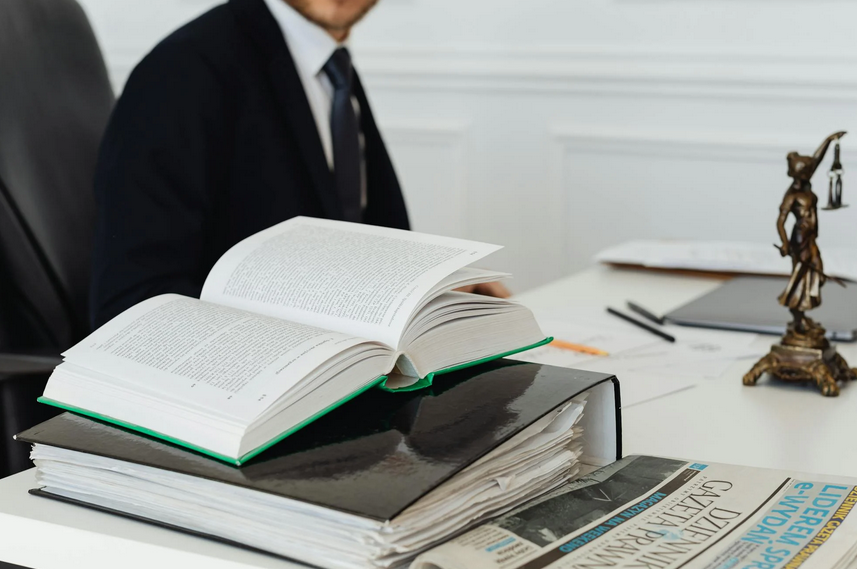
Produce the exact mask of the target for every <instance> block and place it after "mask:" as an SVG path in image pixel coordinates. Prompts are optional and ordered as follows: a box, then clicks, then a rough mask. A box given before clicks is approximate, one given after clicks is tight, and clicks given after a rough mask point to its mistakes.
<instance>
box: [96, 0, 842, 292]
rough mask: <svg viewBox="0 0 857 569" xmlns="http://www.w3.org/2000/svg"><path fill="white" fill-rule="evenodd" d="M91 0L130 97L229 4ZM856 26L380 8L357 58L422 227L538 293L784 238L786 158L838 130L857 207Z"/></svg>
mask: <svg viewBox="0 0 857 569" xmlns="http://www.w3.org/2000/svg"><path fill="white" fill-rule="evenodd" d="M82 4H84V6H85V8H86V9H87V11H88V13H89V15H90V17H91V19H92V20H93V23H94V26H95V27H96V33H98V35H99V38H100V40H101V42H102V47H103V49H104V50H105V52H106V55H107V59H108V63H109V66H110V69H111V73H112V76H113V78H114V81H115V83H116V84H117V86H121V84H122V82H123V81H124V78H125V76H126V75H127V73H128V72H129V70H130V68H131V67H132V66H133V64H134V62H135V61H137V60H138V59H139V57H141V55H142V54H143V53H145V51H146V50H147V49H148V48H149V47H151V45H153V44H154V42H155V41H157V39H158V38H159V37H162V36H163V35H164V34H166V33H167V32H168V31H169V30H170V29H172V28H173V27H175V26H177V25H178V24H179V23H181V22H183V21H185V20H187V19H189V18H191V17H192V16H193V15H195V14H197V13H199V12H201V11H203V10H205V9H206V8H207V7H208V6H210V5H212V4H213V2H211V1H210V0H147V1H146V2H141V1H140V0H135V1H131V0H82ZM855 21H857V2H853V1H848V0H841V1H836V0H381V1H380V3H379V5H378V7H377V8H375V10H374V11H373V12H372V13H371V14H370V16H369V17H368V18H367V20H366V21H365V22H363V23H361V25H360V26H359V27H358V29H357V30H356V32H355V34H354V37H353V51H354V53H355V61H356V65H357V67H358V69H359V70H360V72H361V75H362V77H363V79H364V82H365V83H366V84H367V86H368V90H369V94H370V97H371V100H372V104H373V110H374V112H375V114H376V116H377V117H378V118H379V122H380V123H381V127H382V130H383V132H384V133H385V136H386V139H387V142H388V145H389V146H390V149H391V152H392V154H393V158H394V161H395V163H396V166H397V169H398V171H399V175H400V178H401V179H402V182H403V185H404V187H405V193H406V198H407V199H408V203H409V206H410V210H411V214H412V218H413V221H414V225H415V228H416V229H419V230H424V231H433V232H441V233H447V234H451V235H457V236H463V237H469V238H474V239H482V240H486V241H491V242H497V243H501V244H505V245H506V246H507V247H506V249H505V250H504V252H502V253H499V254H497V255H496V256H495V257H494V258H493V260H492V264H493V266H495V267H498V268H504V269H508V270H511V271H512V272H514V273H515V275H516V279H515V281H514V283H513V288H514V289H515V290H518V291H520V290H523V289H526V288H529V287H532V286H535V285H538V284H541V283H543V282H546V281H548V280H550V279H553V278H556V277H559V276H561V275H563V274H566V273H568V272H570V271H573V270H577V269H579V268H581V267H584V266H586V265H587V264H588V263H589V259H590V258H591V256H592V254H593V253H594V252H596V251H597V250H599V249H601V248H603V247H605V246H607V245H610V244H614V243H617V242H620V241H623V240H626V239H630V238H643V237H668V238H669V237H671V238H700V239H713V238H734V239H743V240H752V241H758V242H774V240H775V239H776V232H775V230H774V221H775V217H776V212H777V207H778V205H779V200H780V199H781V197H782V194H783V192H784V191H785V189H786V187H787V186H788V183H789V180H788V178H787V177H786V175H785V170H786V164H785V154H786V152H788V151H789V150H799V151H801V152H802V153H811V152H813V151H814V150H815V148H816V146H817V145H818V144H819V143H820V142H821V140H822V139H823V138H824V137H825V136H827V135H828V134H830V133H831V132H833V131H836V130H840V129H843V130H852V131H854V132H853V134H852V135H851V137H846V138H845V139H844V141H843V158H844V160H843V162H844V164H845V168H846V178H845V201H846V202H849V201H850V202H853V203H854V204H855V205H857V191H855V190H854V189H853V186H852V183H853V182H852V180H857V178H854V177H851V176H849V175H848V174H849V172H848V171H849V170H850V171H851V172H855V173H857V34H855V33H854V24H853V23H854V22H855ZM829 160H830V158H828V162H829ZM824 168H825V171H821V170H820V171H819V173H818V174H817V177H816V179H815V182H816V190H817V192H818V193H819V195H820V196H822V200H823V199H824V196H825V195H826V178H825V172H826V166H825V167H824ZM820 243H821V244H822V247H823V246H824V245H825V244H832V245H854V246H857V207H852V208H850V209H845V210H840V211H837V212H822V213H821V238H820ZM771 250H772V253H773V254H776V252H775V251H773V248H772V249H771Z"/></svg>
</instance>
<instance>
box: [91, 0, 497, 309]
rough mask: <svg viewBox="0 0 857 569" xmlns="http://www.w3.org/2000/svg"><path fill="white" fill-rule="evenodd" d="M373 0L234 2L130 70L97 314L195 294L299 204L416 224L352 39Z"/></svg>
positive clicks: (110, 162)
mask: <svg viewBox="0 0 857 569" xmlns="http://www.w3.org/2000/svg"><path fill="white" fill-rule="evenodd" d="M376 1H377V0H347V1H343V0H229V1H228V2H227V3H226V4H223V5H220V6H217V7H215V8H214V9H212V10H211V11H209V12H207V13H205V14H203V15H202V16H200V17H199V18H197V19H196V20H194V21H192V22H190V23H189V24H187V25H185V26H184V27H182V28H180V29H179V30H177V31H176V32H174V33H173V34H171V35H170V36H169V37H167V38H166V39H165V40H163V41H162V42H161V43H160V44H158V45H157V46H156V47H155V48H154V49H153V50H152V51H151V53H149V54H148V55H147V56H146V57H145V58H144V59H143V61H142V62H141V63H140V64H139V65H138V66H137V67H136V69H134V71H133V73H132V74H131V76H130V78H129V79H128V82H127V84H126V86H125V89H124V92H123V94H122V96H121V98H120V99H119V101H118V103H117V105H116V108H115V110H114V112H113V115H112V117H111V120H110V123H109V125H108V128H107V131H106V133H105V137H104V140H103V142H102V147H101V152H100V156H99V161H98V167H97V171H96V180H95V194H96V200H97V203H98V209H99V218H98V224H97V228H96V243H95V255H94V267H93V282H92V290H91V296H90V300H91V302H90V306H91V319H92V324H93V326H99V325H101V324H103V323H104V322H106V321H107V320H109V319H110V318H112V317H113V316H115V315H116V314H118V313H119V312H121V311H123V310H124V309H126V308H128V307H129V306H132V305H133V304H136V303H137V302H140V301H142V300H144V299H146V298H148V297H151V296H154V295H157V294H161V293H166V292H175V293H180V294H185V295H189V296H198V295H199V293H200V291H201V289H202V284H203V281H204V280H205V276H206V275H207V273H208V271H209V270H210V268H211V267H212V266H213V264H214V262H215V261H216V260H217V258H218V257H220V255H222V254H223V253H224V252H225V251H226V250H227V249H228V248H229V247H231V246H232V245H234V244H235V243H237V242H238V241H240V240H241V239H243V238H245V237H247V236H249V235H252V234H253V233H256V232H258V231H260V230H262V229H265V228H266V227H270V226H271V225H274V224H276V223H279V222H281V221H283V220H286V219H289V218H291V217H294V216H298V215H306V216H313V217H325V218H330V219H344V220H348V221H357V222H362V223H369V224H374V225H382V226H388V227H395V228H401V229H407V228H408V215H407V212H406V210H405V204H404V200H403V198H402V192H401V189H400V187H399V182H398V180H397V178H396V173H395V171H394V170H393V165H392V163H391V162H390V158H389V156H388V154H387V151H386V149H385V147H384V142H383V141H382V139H381V135H380V134H379V132H378V129H377V127H376V125H375V121H374V119H373V117H372V112H371V109H370V107H369V103H368V101H367V99H366V94H365V92H364V91H363V87H362V85H361V83H360V79H359V77H358V76H357V74H356V73H355V72H354V69H353V67H352V65H351V60H350V54H349V52H348V50H347V48H346V47H345V46H344V45H343V43H342V42H344V41H345V40H346V39H347V37H348V34H349V31H350V29H351V26H353V25H354V24H355V23H356V22H357V21H358V20H359V19H360V18H361V17H362V16H363V15H364V14H365V13H366V12H367V11H368V10H369V9H370V8H371V7H372V6H373V5H374V4H375V2H376ZM479 292H486V293H494V294H503V290H500V289H494V288H493V285H488V286H487V287H483V289H482V290H480V291H479Z"/></svg>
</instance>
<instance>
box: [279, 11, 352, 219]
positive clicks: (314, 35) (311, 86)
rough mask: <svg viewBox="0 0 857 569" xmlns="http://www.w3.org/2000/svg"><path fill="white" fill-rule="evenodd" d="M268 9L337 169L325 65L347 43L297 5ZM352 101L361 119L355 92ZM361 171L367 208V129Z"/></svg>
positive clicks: (330, 89) (330, 161)
mask: <svg viewBox="0 0 857 569" xmlns="http://www.w3.org/2000/svg"><path fill="white" fill-rule="evenodd" d="M265 4H267V6H268V10H270V11H271V14H272V15H273V16H274V19H275V20H276V21H277V23H278V24H279V26H280V29H281V30H282V32H283V36H284V37H285V39H286V44H287V45H288V46H289V51H290V52H291V54H292V59H294V61H295V66H296V67H297V70H298V75H299V76H300V78H301V83H303V87H304V92H305V93H306V97H307V100H308V101H309V106H310V109H311V110H312V116H313V118H314V119H315V126H316V128H318V135H319V138H321V145H322V147H323V148H324V155H325V157H326V158H327V165H328V166H329V167H330V169H331V170H333V169H334V166H335V165H334V160H333V138H332V136H331V134H330V112H331V107H332V106H333V84H332V83H331V82H330V79H328V77H327V74H326V73H325V72H324V64H325V63H327V60H328V59H330V56H331V55H333V52H334V51H336V49H337V48H339V47H344V46H346V44H345V43H339V42H337V41H336V40H335V39H333V37H332V36H331V35H330V34H328V33H327V32H326V31H325V30H324V29H323V28H321V27H319V26H318V25H316V24H314V23H313V22H310V21H309V20H307V19H306V18H304V17H303V16H302V15H300V14H299V13H298V12H297V11H295V9H294V8H292V7H291V6H289V5H288V4H287V3H286V2H285V0H265ZM351 104H352V105H354V111H355V112H356V113H357V120H358V122H359V121H360V105H359V103H358V102H357V99H356V98H355V97H354V96H353V95H352V97H351ZM359 136H360V156H361V159H360V170H361V172H360V174H361V176H360V177H361V184H360V186H361V191H360V194H361V200H360V201H361V205H362V206H363V208H365V207H366V163H365V159H364V148H365V141H364V138H363V132H362V131H361V132H360V135H359Z"/></svg>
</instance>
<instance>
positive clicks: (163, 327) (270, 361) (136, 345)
mask: <svg viewBox="0 0 857 569" xmlns="http://www.w3.org/2000/svg"><path fill="white" fill-rule="evenodd" d="M363 342H364V341H363V340H362V339H359V338H355V337H351V336H347V335H344V334H339V333H336V332H330V331H327V330H322V329H319V328H314V327H311V326H306V325H303V324H298V323H294V322H286V321H283V320H280V319H277V318H272V317H267V316H262V315H259V314H254V313H250V312H246V311H243V310H237V309H234V308H229V307H225V306H219V305H217V304H212V303H209V302H203V301H200V300H196V299H194V298H188V297H184V296H180V295H175V294H167V295H161V296H157V297H154V298H151V299H149V300H146V301H144V302H142V303H140V304H137V305H136V306H134V307H132V308H131V309H129V310H127V311H125V312H124V313H122V314H121V315H119V316H117V317H116V318H114V319H113V320H111V321H110V322H108V323H107V324H105V325H104V326H102V327H101V328H99V329H98V330H96V331H95V332H94V333H92V334H91V335H90V336H88V337H87V338H86V339H84V340H83V341H82V342H80V343H79V344H77V345H76V346H74V347H73V348H71V349H70V350H68V351H66V352H65V353H64V354H63V356H64V357H65V362H66V363H65V364H63V366H67V365H69V364H71V365H72V366H75V367H80V368H82V367H85V368H86V369H90V370H93V371H95V372H98V374H101V375H108V376H112V377H113V378H115V380H113V381H111V384H112V385H113V386H114V387H119V388H122V387H123V385H124V386H125V387H126V388H131V389H133V391H134V392H136V393H140V394H142V395H143V396H146V395H148V396H150V397H152V398H155V399H167V400H171V401H178V402H180V403H182V404H185V405H187V406H188V407H191V408H197V409H203V410H205V411H206V412H209V413H211V412H213V413H215V414H216V413H220V414H221V415H223V416H226V417H232V418H235V419H236V420H238V421H240V422H246V421H249V420H250V419H253V418H255V417H256V416H257V415H258V414H259V413H261V411H263V410H264V409H265V408H267V407H268V405H270V404H272V403H273V402H274V401H276V399H277V398H278V397H280V396H281V395H282V394H283V393H285V392H286V391H288V390H289V389H292V388H294V387H295V386H296V385H297V384H298V382H300V381H301V380H302V379H303V378H304V377H306V376H307V375H309V374H311V373H312V372H313V371H314V370H316V369H317V368H319V366H322V365H323V364H325V362H327V361H328V360H331V359H332V358H336V357H337V355H339V354H341V353H342V352H344V351H346V350H348V349H349V348H352V347H354V346H356V345H358V344H361V343H363ZM63 366H60V368H62V367H63ZM370 379H371V378H370ZM116 380H118V381H116ZM51 388H52V386H51V384H50V383H49V384H48V387H47V389H46V391H45V396H46V397H49V398H50V397H51ZM83 397H85V394H84V395H83ZM64 402H65V403H69V404H71V403H72V402H70V401H64ZM82 407H83V408H87V407H86V406H85V405H83V406H82ZM94 411H99V410H94ZM102 411H105V412H106V414H108V415H109V414H110V413H109V412H107V411H109V410H102Z"/></svg>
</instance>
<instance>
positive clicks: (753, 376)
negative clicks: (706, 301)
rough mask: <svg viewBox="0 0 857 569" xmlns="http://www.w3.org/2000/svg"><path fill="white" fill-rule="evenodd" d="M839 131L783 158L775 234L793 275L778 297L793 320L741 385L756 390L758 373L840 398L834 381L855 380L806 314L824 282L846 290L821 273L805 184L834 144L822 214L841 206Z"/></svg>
mask: <svg viewBox="0 0 857 569" xmlns="http://www.w3.org/2000/svg"><path fill="white" fill-rule="evenodd" d="M843 136H845V133H844V132H837V133H835V134H831V135H830V136H828V137H827V140H825V141H824V142H823V143H822V144H821V146H819V147H818V150H816V151H815V154H813V155H812V156H801V155H800V154H798V153H797V152H790V153H789V154H788V156H787V160H788V164H789V176H791V178H792V185H791V186H790V187H789V189H788V190H786V195H785V197H783V203H782V205H780V216H779V218H777V232H778V233H779V234H780V239H781V241H782V245H780V246H779V247H777V248H778V249H779V251H780V254H781V255H782V256H786V255H789V256H791V258H792V274H791V278H789V282H788V284H787V285H786V288H785V290H784V291H783V293H782V294H781V295H780V298H779V301H780V304H782V305H783V306H785V307H787V308H788V309H789V310H790V311H791V313H792V317H793V320H792V322H791V323H789V325H788V329H787V331H786V334H785V336H783V338H782V340H781V341H780V343H779V344H775V345H774V346H772V347H771V351H770V352H769V353H768V355H766V356H765V357H763V358H762V359H761V360H759V362H758V363H757V364H756V365H754V366H753V369H751V370H750V371H749V372H748V373H747V374H746V375H745V376H744V385H756V381H757V380H758V379H759V377H760V376H761V375H762V374H763V373H766V372H767V373H770V374H771V375H773V376H775V377H777V378H779V379H783V380H786V381H811V382H813V383H815V385H816V386H818V388H819V389H820V390H821V393H822V394H823V395H827V396H830V397H835V396H837V395H839V385H838V383H837V382H838V381H847V380H851V379H857V372H855V370H853V369H851V368H849V367H848V364H847V363H846V362H845V359H844V358H843V357H842V356H840V355H839V354H838V353H837V352H836V348H835V347H834V346H831V345H830V343H829V342H828V341H827V338H826V337H825V330H824V327H823V326H821V324H818V323H817V322H815V321H813V320H812V319H810V318H808V317H807V316H806V315H805V313H806V311H808V310H812V309H813V308H816V307H818V306H819V305H820V304H821V287H822V286H824V283H825V282H826V281H828V280H832V281H834V282H836V283H837V284H840V285H842V286H845V285H844V283H843V282H842V281H840V280H839V279H836V278H833V277H829V276H828V275H826V274H825V273H824V265H823V264H822V262H821V252H820V251H819V250H818V245H817V244H816V242H815V240H816V238H817V237H818V209H817V204H818V197H817V196H816V195H815V194H814V193H813V192H812V184H811V183H810V180H811V178H812V175H813V174H814V173H815V171H816V169H817V168H818V166H819V164H821V161H822V160H823V159H824V155H825V154H826V153H827V149H828V148H829V147H830V145H831V143H833V142H835V143H836V150H835V154H836V156H835V159H834V165H833V168H832V169H831V171H830V198H829V199H830V203H829V204H828V206H827V207H826V208H824V209H839V208H840V207H843V205H842V179H841V176H842V165H841V164H840V163H839V139H840V138H842V137H843ZM789 214H791V215H793V216H794V218H795V223H794V227H793V229H792V234H791V238H788V236H787V234H786V227H785V224H786V220H787V219H788V216H789Z"/></svg>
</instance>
